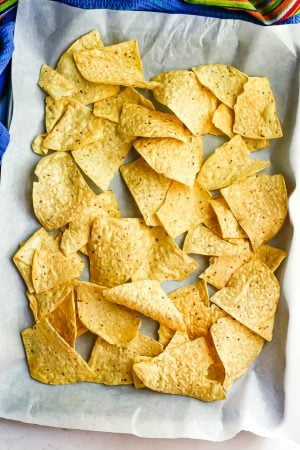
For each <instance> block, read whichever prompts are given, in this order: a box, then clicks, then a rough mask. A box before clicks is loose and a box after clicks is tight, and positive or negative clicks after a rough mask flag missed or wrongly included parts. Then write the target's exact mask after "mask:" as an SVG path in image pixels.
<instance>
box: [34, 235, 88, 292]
mask: <svg viewBox="0 0 300 450" xmlns="http://www.w3.org/2000/svg"><path fill="white" fill-rule="evenodd" d="M60 238H61V236H60V235H58V236H57V237H56V238H55V240H53V241H52V242H51V241H49V240H43V241H42V242H41V244H40V246H39V247H38V248H37V250H36V251H35V253H34V257H33V262H32V282H33V287H34V290H35V292H37V293H38V294H39V293H41V292H45V291H47V290H49V289H52V288H53V287H55V286H57V285H60V284H63V283H66V282H67V281H69V280H73V279H74V278H77V277H79V276H80V274H81V272H82V270H83V266H84V262H83V260H82V259H81V258H80V257H79V256H78V255H77V254H72V255H70V256H68V257H67V256H65V255H64V254H63V253H62V252H61V251H60V248H59V245H60Z"/></svg>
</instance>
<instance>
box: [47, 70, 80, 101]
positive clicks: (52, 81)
mask: <svg viewBox="0 0 300 450" xmlns="http://www.w3.org/2000/svg"><path fill="white" fill-rule="evenodd" d="M39 86H40V87H41V88H42V89H43V90H44V91H45V92H46V93H47V94H48V95H50V96H51V97H53V98H54V100H60V99H61V98H62V97H72V95H73V94H75V92H76V87H75V84H74V83H73V82H72V81H71V80H68V79H67V78H65V77H64V76H62V75H61V74H60V73H58V72H56V70H53V69H52V68H51V67H49V66H47V64H43V65H42V67H41V72H40V79H39Z"/></svg>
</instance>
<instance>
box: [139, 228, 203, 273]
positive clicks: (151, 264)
mask: <svg viewBox="0 0 300 450" xmlns="http://www.w3.org/2000/svg"><path fill="white" fill-rule="evenodd" d="M147 231H148V233H147V235H145V236H144V238H143V241H142V247H141V258H140V259H141V262H140V264H139V267H138V270H137V271H136V272H135V273H134V274H133V275H132V277H131V279H132V281H138V280H147V279H150V280H158V281H161V282H162V281H167V280H177V281H181V280H184V279H185V278H186V277H188V276H189V275H191V274H192V273H193V272H194V271H195V270H197V269H198V267H199V265H198V263H197V262H196V261H195V260H194V259H193V258H190V257H189V256H187V255H186V254H185V253H184V252H183V251H182V250H181V249H180V248H179V247H178V246H177V245H176V243H175V242H174V240H173V239H172V238H171V237H170V236H168V234H167V233H166V231H165V230H164V229H163V228H162V227H155V228H152V229H148V230H147Z"/></svg>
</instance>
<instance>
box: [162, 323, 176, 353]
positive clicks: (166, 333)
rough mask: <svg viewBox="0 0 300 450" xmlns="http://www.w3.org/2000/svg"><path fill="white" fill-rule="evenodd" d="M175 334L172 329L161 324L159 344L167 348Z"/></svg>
mask: <svg viewBox="0 0 300 450" xmlns="http://www.w3.org/2000/svg"><path fill="white" fill-rule="evenodd" d="M175 333H176V332H175V331H174V330H171V328H169V327H167V326H166V325H162V324H160V325H159V328H158V342H159V343H160V344H161V345H162V346H163V347H166V346H167V345H168V344H169V342H170V341H171V339H172V337H173V336H174V334H175Z"/></svg>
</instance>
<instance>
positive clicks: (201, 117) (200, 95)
mask: <svg viewBox="0 0 300 450" xmlns="http://www.w3.org/2000/svg"><path fill="white" fill-rule="evenodd" d="M152 80H153V81H157V82H158V83H159V86H158V87H157V88H155V89H154V91H153V94H154V97H155V98H156V100H157V101H158V102H160V103H162V104H163V105H166V106H168V108H169V109H170V110H171V111H172V112H173V113H174V114H175V115H176V116H177V117H178V119H180V120H181V121H182V122H183V123H184V124H185V126H186V127H187V128H188V129H189V130H190V132H191V133H193V134H198V133H200V134H202V132H203V131H204V130H205V129H207V125H208V123H211V118H212V114H213V111H214V110H215V109H216V107H217V99H216V97H214V95H213V94H211V93H210V92H209V91H207V89H206V88H205V87H203V86H201V85H200V84H199V82H198V80H197V77H196V76H195V74H194V73H193V72H191V71H188V70H174V71H172V72H166V73H161V74H159V75H157V76H156V77H154V78H152ZM211 97H214V101H212V100H211ZM212 103H213V105H212Z"/></svg>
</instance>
